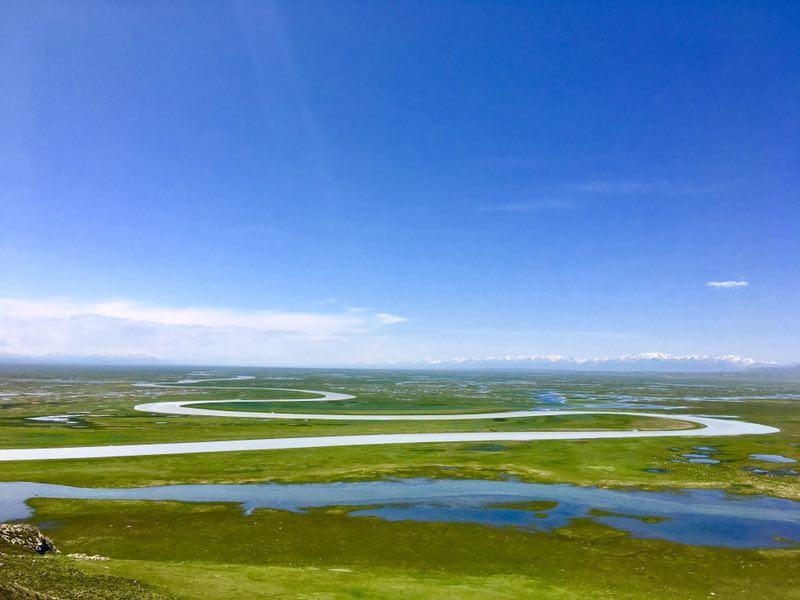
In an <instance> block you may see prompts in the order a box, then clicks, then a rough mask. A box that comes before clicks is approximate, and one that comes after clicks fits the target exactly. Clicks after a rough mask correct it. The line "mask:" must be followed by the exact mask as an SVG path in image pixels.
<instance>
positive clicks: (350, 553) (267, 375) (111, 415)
mask: <svg viewBox="0 0 800 600" xmlns="http://www.w3.org/2000/svg"><path fill="white" fill-rule="evenodd" d="M242 372H243V373H251V372H252V373H253V374H254V375H257V376H259V379H258V380H256V381H236V382H225V383H222V382H214V386H213V387H211V384H208V385H206V386H202V387H199V388H197V387H195V388H177V387H175V388H141V387H134V386H132V384H133V383H136V382H138V381H153V382H154V381H169V380H173V381H174V380H177V379H181V378H186V377H187V376H188V374H187V370H185V369H184V370H164V369H154V370H131V369H95V370H79V369H77V370H68V371H65V370H64V369H56V368H53V369H42V368H39V369H25V368H17V369H8V368H7V369H5V370H3V369H0V393H1V394H3V395H0V447H4V448H11V447H36V446H71V445H91V444H109V443H111V444H123V443H149V442H153V443H155V442H164V441H190V440H221V439H245V438H256V437H279V436H306V435H342V434H354V433H382V432H393V433H394V432H424V431H492V430H521V429H524V430H527V429H553V430H557V429H632V428H637V429H646V428H648V427H652V428H658V429H661V428H664V427H666V426H670V425H672V426H674V427H681V426H684V425H685V424H681V423H680V422H678V421H674V422H670V421H665V420H651V419H646V418H639V417H629V416H622V415H574V416H556V417H541V418H535V419H507V420H476V421H441V422H413V421H398V422H354V421H342V422H331V423H326V422H324V421H279V420H274V421H272V420H261V419H233V418H228V419H226V418H208V417H189V416H186V417H184V416H180V417H168V416H166V415H149V414H145V413H140V412H136V411H134V410H133V408H132V407H133V406H134V405H135V404H140V403H143V402H151V401H161V400H219V401H220V402H222V403H224V401H225V400H230V399H259V398H260V399H264V398H287V397H290V396H289V395H288V393H287V392H280V393H274V395H270V394H272V392H270V391H267V390H248V389H247V387H248V386H251V387H252V386H255V385H258V386H270V387H272V386H274V387H289V388H303V389H319V390H330V391H339V392H343V393H352V394H354V395H356V396H357V397H358V398H357V399H356V400H352V401H345V402H331V403H318V404H317V403H302V404H292V403H271V402H270V403H264V406H265V407H266V408H265V409H266V410H286V411H298V410H299V411H302V412H326V411H331V410H335V411H336V412H344V411H353V412H362V411H363V412H395V413H403V412H416V413H431V412H478V411H499V410H520V409H528V408H531V407H533V406H536V397H535V393H534V394H532V391H533V392H541V391H549V390H555V391H557V392H559V393H561V394H563V395H564V397H565V398H566V402H567V404H566V405H565V406H563V408H571V406H570V405H579V404H580V405H581V406H580V407H581V408H582V407H583V406H584V405H596V406H598V408H602V404H603V403H605V402H609V401H613V400H614V398H615V397H616V396H623V397H634V398H636V399H638V400H640V401H641V402H642V403H653V402H655V403H656V404H658V405H660V406H663V407H665V408H667V407H675V406H681V407H686V408H682V409H680V410H678V411H677V412H691V413H694V414H716V415H737V416H738V417H739V418H741V419H744V420H750V421H755V422H758V423H764V424H767V425H773V426H776V427H779V428H780V429H781V432H780V433H778V434H774V435H767V436H742V437H730V438H650V439H619V440H570V441H537V442H531V443H520V442H515V443H512V442H503V443H501V444H491V445H488V444H476V443H461V444H412V445H396V446H374V447H341V448H312V449H303V450H281V451H263V452H230V453H215V454H197V455H184V456H180V455H179V456H155V457H132V458H113V459H96V460H54V461H37V462H7V463H2V468H0V480H2V481H37V482H46V483H59V484H67V485H76V486H87V487H115V486H118V487H130V486H147V485H162V484H173V483H243V482H267V481H271V482H334V481H363V480H375V479H383V478H387V477H417V476H428V477H447V478H492V479H495V478H502V477H508V476H514V477H518V478H520V479H522V480H526V481H535V482H544V483H572V484H577V485H598V486H604V487H628V486H635V487H637V488H645V489H669V488H698V487H713V488H721V489H725V490H728V491H730V492H735V493H743V494H752V493H760V494H768V495H771V496H779V497H784V498H791V499H800V477H797V476H791V475H789V474H785V473H784V474H781V472H779V471H778V470H777V469H776V467H778V466H780V465H767V464H764V463H758V462H754V461H753V460H751V459H749V458H748V456H749V455H750V454H753V453H759V454H781V455H783V456H787V457H792V458H795V459H800V400H797V399H794V398H792V396H793V395H796V394H798V393H800V382H798V381H795V380H790V379H789V380H787V379H777V378H753V377H749V378H744V377H735V376H725V377H708V376H702V377H701V376H672V375H669V376H667V375H663V376H662V375H653V376H651V375H647V376H634V375H626V376H610V375H606V376H597V375H588V374H586V375H562V374H555V375H553V374H550V375H548V374H536V375H525V374H431V373H421V372H420V373H388V372H327V373H326V372H320V371H303V370H280V371H278V370H274V371H263V372H258V371H251V370H245V371H242ZM237 373H238V372H237V371H234V372H232V373H231V372H228V373H227V374H234V375H235V374H237ZM215 375H216V373H215ZM223 375H224V374H223ZM220 385H222V386H223V389H220V387H218V386H220ZM228 388H230V389H228ZM786 396H788V397H786ZM291 397H297V396H291ZM742 397H744V398H746V400H741V398H742ZM687 399H688V400H687ZM229 407H230V408H235V409H236V410H241V409H242V407H241V405H235V404H233V405H229ZM254 408H255V407H254ZM556 408H562V406H557V407H556ZM628 410H637V405H636V403H631V404H630V407H629V409H628ZM643 410H645V411H646V412H654V411H655V410H656V409H651V408H647V409H643ZM74 413H85V414H81V415H80V416H77V417H75V418H74V419H73V420H74V423H73V424H60V423H35V422H31V421H29V420H27V417H31V416H44V415H59V414H74ZM667 414H668V413H667ZM697 445H702V446H713V447H715V448H716V449H717V450H718V453H716V454H715V458H717V459H720V460H721V461H722V462H720V463H719V464H715V465H704V464H690V463H688V462H686V461H684V460H683V459H682V458H681V454H682V453H686V452H691V451H692V450H691V449H692V447H693V446H697ZM754 465H757V466H759V467H764V468H767V469H774V473H773V474H766V475H765V474H762V475H758V474H754V473H752V472H749V471H746V470H743V467H747V466H754ZM789 466H790V467H791V466H792V465H789ZM646 468H660V469H666V470H668V472H666V473H649V472H645V471H644V470H643V469H646ZM794 468H796V469H797V468H799V467H797V466H796V465H795V466H794ZM30 505H31V506H32V508H33V509H34V510H35V512H34V516H33V517H32V519H31V522H33V523H35V524H39V525H41V526H42V527H43V528H45V529H46V533H47V534H48V535H50V536H51V537H52V538H54V540H55V541H56V543H57V545H59V546H60V547H61V549H62V551H63V552H64V554H67V553H70V552H83V553H87V554H103V555H106V556H109V557H110V558H111V560H109V561H105V562H97V563H88V562H78V561H74V560H72V559H69V558H67V557H66V556H57V557H52V558H42V557H33V556H27V555H24V554H19V553H11V554H6V556H4V557H0V562H3V563H4V565H3V566H2V567H0V592H1V591H2V590H3V588H2V585H3V583H4V582H9V581H10V582H14V583H15V584H19V585H23V586H27V587H28V588H29V589H35V590H39V591H42V592H47V593H49V594H51V597H60V598H70V599H71V598H120V599H123V598H147V599H150V598H152V599H157V598H181V599H190V598H191V599H194V598H197V599H203V598H209V599H211V598H233V599H234V600H235V599H238V598H272V597H280V598H284V597H286V598H315V599H317V598H326V599H327V598H476V599H477V598H520V597H530V598H546V599H549V598H558V599H572V598H587V597H591V598H609V599H610V598H631V599H634V598H643V597H648V598H742V597H745V596H747V597H758V598H800V594H799V593H798V591H797V590H798V588H800V586H798V585H797V583H798V582H797V581H796V571H797V569H796V566H797V564H799V561H800V550H732V549H725V548H710V547H692V546H685V545H678V544H672V543H668V542H663V541H655V540H640V539H632V538H630V537H629V536H628V535H626V534H625V533H623V532H621V531H619V530H617V529H614V528H612V527H607V526H603V525H599V524H597V523H595V522H592V521H588V520H575V521H573V522H572V523H571V524H570V525H569V526H568V527H564V528H562V529H559V530H555V531H552V532H538V533H532V532H530V531H523V530H518V529H514V528H490V527H485V526H480V525H472V524H454V523H412V522H387V521H381V520H378V519H375V518H365V517H357V518H356V517H349V516H348V515H347V512H348V511H347V508H346V507H342V508H328V509H315V510H311V511H308V512H305V513H290V512H286V511H278V510H258V511H255V512H254V513H252V514H250V515H245V514H243V513H242V510H241V508H240V507H239V506H237V505H231V504H183V503H174V502H133V501H114V502H110V501H97V500H93V501H85V500H84V501H79V500H53V499H45V498H39V499H35V500H32V501H31V502H30ZM0 551H3V549H2V548H0ZM33 561H36V562H33ZM9 589H10V588H9ZM712 593H713V595H712ZM0 597H2V594H1V593H0ZM20 597H23V596H20Z"/></svg>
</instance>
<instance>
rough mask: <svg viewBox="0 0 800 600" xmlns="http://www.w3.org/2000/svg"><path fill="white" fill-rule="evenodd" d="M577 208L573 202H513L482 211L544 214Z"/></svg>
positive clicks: (485, 208)
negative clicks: (545, 212)
mask: <svg viewBox="0 0 800 600" xmlns="http://www.w3.org/2000/svg"><path fill="white" fill-rule="evenodd" d="M574 208H577V204H576V203H575V202H573V201H572V200H537V201H533V202H511V203H506V204H495V205H489V206H482V207H481V208H480V210H481V211H485V212H518V213H521V212H544V211H550V210H556V211H557V210H571V209H574Z"/></svg>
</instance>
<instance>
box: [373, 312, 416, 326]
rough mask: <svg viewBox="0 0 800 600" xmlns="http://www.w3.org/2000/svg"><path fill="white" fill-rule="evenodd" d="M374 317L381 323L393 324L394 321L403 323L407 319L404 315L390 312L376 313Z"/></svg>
mask: <svg viewBox="0 0 800 600" xmlns="http://www.w3.org/2000/svg"><path fill="white" fill-rule="evenodd" d="M375 318H376V319H378V323H381V324H382V325H394V324H395V323H404V322H406V321H408V319H406V318H405V317H399V316H397V315H393V314H391V313H378V314H377V315H375Z"/></svg>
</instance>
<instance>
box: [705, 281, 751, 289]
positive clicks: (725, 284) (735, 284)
mask: <svg viewBox="0 0 800 600" xmlns="http://www.w3.org/2000/svg"><path fill="white" fill-rule="evenodd" d="M706 285H707V286H708V287H710V288H714V289H717V290H726V289H731V288H743V287H747V286H748V285H750V282H749V281H733V280H728V281H706Z"/></svg>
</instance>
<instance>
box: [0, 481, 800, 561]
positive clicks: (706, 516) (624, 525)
mask: <svg viewBox="0 0 800 600" xmlns="http://www.w3.org/2000/svg"><path fill="white" fill-rule="evenodd" d="M35 497H45V498H68V499H103V500H173V501H183V502H233V503H237V504H240V505H241V506H242V508H243V509H244V511H245V512H248V513H249V512H251V511H253V510H255V509H258V508H272V509H281V510H288V511H294V512H299V511H303V510H305V509H308V508H313V507H329V506H347V507H352V508H353V510H352V511H351V512H350V513H349V514H350V516H352V517H355V518H357V517H366V516H370V517H376V518H379V519H384V520H388V521H418V522H430V521H437V522H450V523H477V524H482V525H486V526H494V527H504V526H510V527H517V528H523V529H528V530H531V531H547V530H553V529H557V528H561V527H566V526H568V525H569V524H570V522H571V521H572V520H574V519H591V520H593V521H596V522H599V523H603V524H606V525H609V526H611V527H615V528H617V529H621V530H623V531H626V532H628V533H629V534H630V535H632V536H633V537H638V538H650V539H661V540H669V541H672V542H677V543H683V544H692V545H707V546H728V547H738V548H776V547H792V546H798V545H800V502H795V501H792V500H786V499H780V498H771V497H767V496H737V495H731V494H726V493H725V492H722V491H720V490H683V491H675V492H647V491H641V490H608V489H602V488H594V487H579V486H572V485H566V484H537V483H524V482H520V481H514V480H501V481H485V480H447V479H403V480H386V481H370V482H354V483H328V484H324V483H313V484H273V483H270V484H237V485H175V486H164V487H151V488H130V489H126V488H118V489H115V488H109V489H102V488H76V487H68V486H59V485H50V484H40V483H26V482H13V483H0V521H6V520H12V519H25V518H28V517H30V516H31V515H32V509H31V508H30V507H29V506H28V505H27V503H26V502H27V500H29V499H31V498H35ZM531 503H534V504H531ZM543 503H545V506H547V507H549V508H544V509H543V508H541V505H542V504H543ZM533 505H535V506H536V507H537V508H535V509H532V508H531V506H533ZM359 507H364V508H359Z"/></svg>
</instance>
